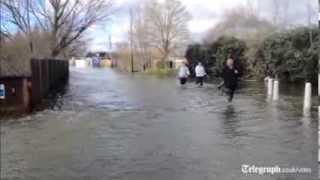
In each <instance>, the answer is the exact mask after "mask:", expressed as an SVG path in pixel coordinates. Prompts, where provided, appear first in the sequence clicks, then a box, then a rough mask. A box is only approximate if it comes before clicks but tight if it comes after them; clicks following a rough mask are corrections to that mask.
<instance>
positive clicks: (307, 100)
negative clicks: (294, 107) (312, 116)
mask: <svg viewBox="0 0 320 180" xmlns="http://www.w3.org/2000/svg"><path fill="white" fill-rule="evenodd" d="M311 93H312V91H311V83H310V82H307V83H306V85H305V90H304V101H303V110H304V111H310V109H311Z"/></svg>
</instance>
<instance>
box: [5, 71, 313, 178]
mask: <svg viewBox="0 0 320 180" xmlns="http://www.w3.org/2000/svg"><path fill="white" fill-rule="evenodd" d="M280 86H281V84H280ZM280 93H281V94H280V100H279V101H278V102H272V101H269V100H268V99H267V97H266V95H265V94H266V90H265V88H264V85H263V84H259V83H256V82H246V83H244V85H243V87H242V88H241V89H240V90H239V91H238V92H237V94H236V95H235V98H234V101H233V102H232V103H227V99H226V97H224V96H221V94H220V92H219V91H218V90H217V88H216V85H215V84H210V85H205V87H204V88H197V87H196V86H195V85H194V84H188V86H187V88H185V89H183V88H180V87H179V86H177V82H176V80H175V79H173V78H162V79H159V78H155V77H149V76H143V75H134V76H133V75H130V74H123V73H119V72H116V71H113V70H102V69H71V77H70V80H69V85H68V86H67V87H66V89H65V90H64V91H62V92H60V94H58V95H57V96H56V97H55V98H53V99H50V101H48V102H49V103H48V104H47V105H46V108H44V109H42V110H39V111H37V112H35V113H33V114H32V115H28V116H25V117H21V118H18V119H9V118H8V119H6V120H3V121H2V125H1V165H2V167H1V179H4V180H20V179H26V180H58V179H59V180H60V179H61V180H232V179H235V180H242V179H243V180H247V179H262V180H282V179H290V180H296V179H297V180H298V179H306V180H310V179H317V177H318V176H317V173H318V162H317V159H318V156H317V151H318V145H317V132H318V123H317V120H318V117H317V113H312V114H311V115H310V116H303V115H302V112H301V109H302V92H301V90H300V89H299V88H288V87H287V86H282V89H281V90H280ZM242 164H248V165H255V166H275V165H278V166H279V167H301V168H311V169H312V173H305V174H299V175H297V174H280V175H279V174H277V175H273V176H271V175H264V176H259V175H245V174H243V173H242V172H241V165H242Z"/></svg>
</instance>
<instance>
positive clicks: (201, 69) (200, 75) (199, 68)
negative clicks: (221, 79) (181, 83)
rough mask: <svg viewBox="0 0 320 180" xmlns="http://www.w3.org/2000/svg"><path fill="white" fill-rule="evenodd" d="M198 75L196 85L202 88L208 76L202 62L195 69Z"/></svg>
mask: <svg viewBox="0 0 320 180" xmlns="http://www.w3.org/2000/svg"><path fill="white" fill-rule="evenodd" d="M195 73H196V78H197V79H196V83H197V84H199V86H200V87H202V86H203V80H204V78H205V76H206V75H207V73H206V70H205V69H204V67H203V65H202V63H201V62H199V63H198V65H197V66H196V69H195Z"/></svg>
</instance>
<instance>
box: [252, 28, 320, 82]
mask: <svg viewBox="0 0 320 180" xmlns="http://www.w3.org/2000/svg"><path fill="white" fill-rule="evenodd" d="M311 37H312V38H311ZM318 52H319V31H318V29H317V28H306V27H302V28H297V29H294V30H290V31H287V32H283V33H277V34H274V35H272V36H270V37H269V38H267V39H266V40H265V41H264V43H263V44H262V45H261V47H260V48H259V53H257V58H261V59H262V62H261V63H264V64H265V65H266V72H267V74H268V75H271V76H277V77H279V78H281V79H285V80H288V81H290V82H293V81H301V80H306V81H315V80H316V77H317V76H316V75H317V73H318V66H317V63H318Z"/></svg>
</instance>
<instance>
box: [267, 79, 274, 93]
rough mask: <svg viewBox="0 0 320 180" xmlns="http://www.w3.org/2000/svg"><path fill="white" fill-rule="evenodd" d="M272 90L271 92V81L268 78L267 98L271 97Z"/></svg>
mask: <svg viewBox="0 0 320 180" xmlns="http://www.w3.org/2000/svg"><path fill="white" fill-rule="evenodd" d="M272 90H273V79H272V78H268V96H272Z"/></svg>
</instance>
